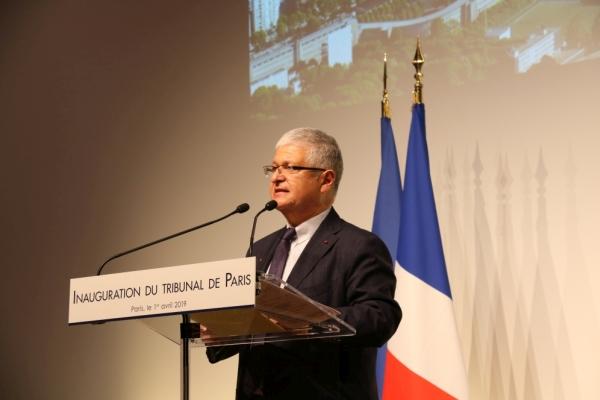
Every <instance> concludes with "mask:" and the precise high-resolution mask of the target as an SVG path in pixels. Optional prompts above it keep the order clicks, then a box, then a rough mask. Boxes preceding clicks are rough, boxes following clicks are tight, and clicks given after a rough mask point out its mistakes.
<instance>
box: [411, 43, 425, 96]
mask: <svg viewBox="0 0 600 400" xmlns="http://www.w3.org/2000/svg"><path fill="white" fill-rule="evenodd" d="M424 63H425V59H424V58H423V55H422V54H421V41H420V40H419V39H418V38H417V50H416V51H415V56H414V57H413V61H412V65H413V66H414V67H415V70H416V72H415V88H414V89H413V104H423V73H422V72H421V68H423V64H424Z"/></svg>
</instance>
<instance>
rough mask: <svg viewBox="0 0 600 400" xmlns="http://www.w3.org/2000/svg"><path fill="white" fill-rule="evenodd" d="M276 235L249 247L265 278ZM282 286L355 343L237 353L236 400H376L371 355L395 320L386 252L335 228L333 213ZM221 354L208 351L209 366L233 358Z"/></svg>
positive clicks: (354, 232)
mask: <svg viewBox="0 0 600 400" xmlns="http://www.w3.org/2000/svg"><path fill="white" fill-rule="evenodd" d="M283 232H284V229H281V230H279V231H276V232H274V233H272V234H270V235H269V236H267V237H265V238H263V239H261V240H260V241H258V242H257V243H256V244H255V246H254V254H255V256H256V262H257V270H258V271H266V269H267V267H268V266H269V264H270V262H271V258H272V257H273V253H274V251H275V247H276V246H277V243H278V241H279V238H280V237H281V236H282V235H283ZM287 282H288V283H289V284H290V285H292V286H294V287H295V288H297V289H298V290H300V291H301V292H303V293H304V294H306V295H307V296H308V297H310V298H312V299H314V300H316V301H318V302H320V303H323V304H326V305H328V306H331V307H334V308H336V309H338V310H339V311H341V319H343V320H344V321H346V322H347V323H349V324H350V325H352V326H353V327H354V328H356V335H355V336H352V337H349V338H343V339H337V340H334V339H317V340H305V341H304V340H303V341H296V342H294V341H292V342H287V343H286V342H283V343H273V344H264V345H253V346H242V347H239V348H237V350H239V354H240V358H239V367H238V383H237V397H236V398H237V399H253V398H266V399H286V400H289V399H357V400H358V399H360V400H370V399H372V400H376V399H377V385H376V381H375V359H376V354H377V347H378V346H381V345H382V344H384V343H385V342H386V341H387V340H388V339H389V338H390V337H391V336H392V335H393V333H394V332H395V331H396V328H397V327H398V324H399V323H400V318H401V311H400V307H399V306H398V304H397V303H396V301H395V300H394V291H395V287H396V278H395V275H394V271H393V265H392V262H391V259H390V255H389V252H388V250H387V248H386V246H385V244H384V243H383V242H382V241H381V240H380V239H379V238H378V237H377V236H375V235H374V234H372V233H371V232H368V231H365V230H363V229H360V228H358V227H356V226H354V225H352V224H349V223H348V222H346V221H344V220H342V219H341V218H340V217H339V216H338V214H337V213H336V212H335V210H333V209H332V210H331V212H330V213H329V215H328V216H327V217H326V218H325V220H324V221H323V223H322V224H321V226H320V227H319V228H318V230H317V231H316V232H315V234H314V236H313V237H312V238H311V240H310V241H309V243H308V244H307V246H306V248H305V249H304V251H303V252H302V254H301V256H300V258H299V259H298V261H297V263H296V265H295V266H294V268H293V270H292V272H291V274H290V276H289V278H288V281H287ZM221 350H222V351H220V350H219V349H208V350H207V355H208V358H209V360H210V361H211V362H217V361H219V360H221V359H224V358H227V357H229V356H230V355H233V354H235V352H237V351H232V350H233V349H231V348H230V349H227V348H223V349H221ZM260 394H262V396H263V397H260Z"/></svg>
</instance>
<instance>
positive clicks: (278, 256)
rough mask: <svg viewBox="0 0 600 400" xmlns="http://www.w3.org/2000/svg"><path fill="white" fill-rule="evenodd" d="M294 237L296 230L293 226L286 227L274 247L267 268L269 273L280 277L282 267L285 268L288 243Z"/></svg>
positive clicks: (288, 251)
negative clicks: (271, 258)
mask: <svg viewBox="0 0 600 400" xmlns="http://www.w3.org/2000/svg"><path fill="white" fill-rule="evenodd" d="M294 239H296V230H295V229H294V228H287V229H286V230H285V232H284V234H283V237H282V238H281V240H280V241H279V244H277V248H276V249H275V254H274V255H273V260H272V261H271V267H270V268H269V274H271V275H274V276H276V277H277V278H279V279H281V277H282V276H283V269H284V268H285V262H286V261H287V258H288V255H289V254H290V245H291V243H292V241H293V240H294Z"/></svg>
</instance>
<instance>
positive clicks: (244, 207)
mask: <svg viewBox="0 0 600 400" xmlns="http://www.w3.org/2000/svg"><path fill="white" fill-rule="evenodd" d="M275 207H277V203H275ZM249 209H250V206H249V205H248V203H242V204H240V205H239V206H237V207H236V208H235V210H233V211H232V212H230V213H229V214H227V215H225V216H223V217H221V218H217V219H215V220H212V221H208V222H205V223H203V224H200V225H197V226H194V227H192V228H189V229H186V230H184V231H181V232H177V233H174V234H172V235H169V236H166V237H164V238H161V239H157V240H154V241H152V242H150V243H146V244H143V245H141V246H137V247H135V248H133V249H130V250H126V251H124V252H121V253H119V254H115V255H114V256H112V257H110V258H108V259H107V260H106V261H104V264H102V265H101V266H100V268H98V272H97V273H96V275H100V274H101V273H102V269H104V266H105V265H106V264H108V263H109V262H111V261H112V260H114V259H115V258H119V257H122V256H124V255H127V254H130V253H133V252H135V251H138V250H142V249H145V248H146V247H150V246H153V245H155V244H158V243H160V242H164V241H165V240H169V239H173V238H175V237H177V236H180V235H183V234H185V233H189V232H192V231H195V230H196V229H200V228H204V227H205V226H208V225H212V224H214V223H216V222H219V221H222V220H224V219H225V218H229V217H231V216H232V215H233V214H243V213H245V212H246V211H248V210H249ZM255 222H256V218H255Z"/></svg>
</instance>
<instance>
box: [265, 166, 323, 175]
mask: <svg viewBox="0 0 600 400" xmlns="http://www.w3.org/2000/svg"><path fill="white" fill-rule="evenodd" d="M275 171H277V173H280V174H284V175H292V174H296V173H298V172H299V171H327V170H326V169H324V168H315V167H301V166H298V165H265V166H264V167H263V172H264V173H265V176H266V177H267V178H270V177H271V176H273V174H274V173H275Z"/></svg>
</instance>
